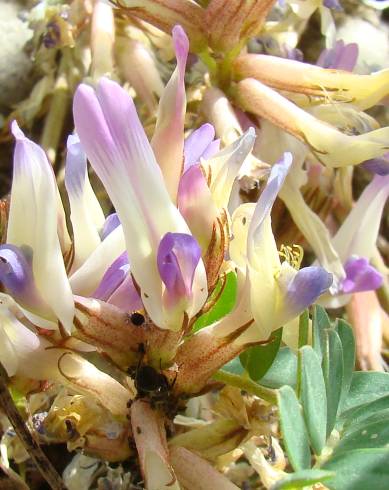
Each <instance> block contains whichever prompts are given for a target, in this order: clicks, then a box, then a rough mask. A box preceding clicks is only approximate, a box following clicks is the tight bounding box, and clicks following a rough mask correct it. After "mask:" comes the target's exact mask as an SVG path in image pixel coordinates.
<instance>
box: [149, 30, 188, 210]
mask: <svg viewBox="0 0 389 490" xmlns="http://www.w3.org/2000/svg"><path fill="white" fill-rule="evenodd" d="M172 36H173V44H174V50H175V53H176V58H177V67H176V69H175V70H174V72H173V75H172V76H171V78H170V80H169V82H168V84H167V85H166V87H165V90H164V92H163V94H162V96H161V99H160V101H159V106H158V114H157V123H156V127H155V132H154V135H153V138H152V140H151V146H152V148H153V151H154V154H155V157H156V160H157V162H158V164H159V165H160V167H161V169H162V173H163V176H164V180H165V184H166V187H167V189H168V192H169V194H170V196H171V199H172V200H173V202H175V201H176V198H177V189H178V182H179V180H180V176H181V173H182V163H183V153H184V120H185V110H186V93H185V67H186V60H187V57H188V52H189V40H188V38H187V36H186V34H185V32H184V30H183V28H182V27H181V26H175V27H174V28H173V32H172Z"/></svg>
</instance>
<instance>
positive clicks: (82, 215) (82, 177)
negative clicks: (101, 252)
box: [65, 135, 105, 270]
mask: <svg viewBox="0 0 389 490" xmlns="http://www.w3.org/2000/svg"><path fill="white" fill-rule="evenodd" d="M65 187H66V191H67V194H68V198H69V203H70V219H71V222H72V229H73V243H74V259H73V264H72V269H73V270H75V269H78V267H79V266H80V265H81V264H83V263H84V262H85V260H86V259H87V258H88V257H89V256H90V255H91V253H92V252H93V251H94V250H95V249H96V248H97V247H98V246H99V244H100V242H101V238H100V234H99V232H100V230H101V228H102V226H103V224H104V221H105V218H104V213H103V211H102V209H101V206H100V204H99V201H98V200H97V198H96V196H95V194H94V192H93V190H92V187H91V185H90V182H89V178H88V172H87V163H86V155H85V152H84V150H83V149H82V147H81V144H80V141H79V139H78V137H77V136H74V135H72V136H69V138H68V142H67V155H66V166H65Z"/></svg>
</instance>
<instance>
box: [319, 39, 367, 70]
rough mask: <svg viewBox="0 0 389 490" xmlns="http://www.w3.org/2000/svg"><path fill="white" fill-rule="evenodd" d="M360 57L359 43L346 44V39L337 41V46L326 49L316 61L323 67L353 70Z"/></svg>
mask: <svg viewBox="0 0 389 490" xmlns="http://www.w3.org/2000/svg"><path fill="white" fill-rule="evenodd" d="M357 59H358V44H356V43H349V44H345V43H344V41H342V40H339V41H336V43H335V46H334V47H333V48H330V49H324V50H323V51H322V52H321V53H320V56H319V58H318V60H317V62H316V64H317V65H318V66H322V67H323V68H331V69H336V70H346V71H353V69H354V68H355V65H356V63H357Z"/></svg>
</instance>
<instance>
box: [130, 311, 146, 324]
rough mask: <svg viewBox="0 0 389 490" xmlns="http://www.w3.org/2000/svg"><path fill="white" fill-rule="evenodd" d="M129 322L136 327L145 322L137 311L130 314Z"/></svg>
mask: <svg viewBox="0 0 389 490" xmlns="http://www.w3.org/2000/svg"><path fill="white" fill-rule="evenodd" d="M130 320H131V322H132V323H133V324H134V325H136V326H137V327H140V326H141V325H143V324H144V322H145V321H146V320H145V317H144V316H143V315H142V313H139V312H138V311H134V312H133V313H131V315H130Z"/></svg>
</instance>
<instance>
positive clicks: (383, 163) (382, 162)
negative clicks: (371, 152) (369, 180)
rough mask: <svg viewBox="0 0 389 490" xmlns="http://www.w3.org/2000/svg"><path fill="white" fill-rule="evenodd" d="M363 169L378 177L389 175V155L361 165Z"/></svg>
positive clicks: (386, 154)
mask: <svg viewBox="0 0 389 490" xmlns="http://www.w3.org/2000/svg"><path fill="white" fill-rule="evenodd" d="M361 167H362V168H364V169H366V170H368V171H369V172H372V173H373V174H377V175H382V176H384V175H389V153H385V154H384V155H383V156H382V157H381V158H372V159H370V160H366V161H365V162H363V163H361Z"/></svg>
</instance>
